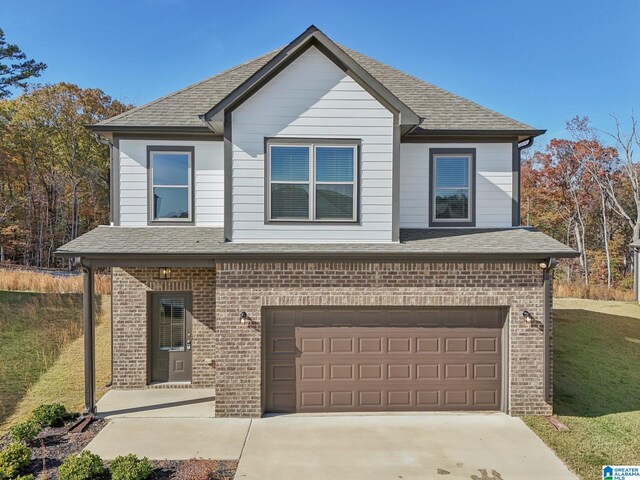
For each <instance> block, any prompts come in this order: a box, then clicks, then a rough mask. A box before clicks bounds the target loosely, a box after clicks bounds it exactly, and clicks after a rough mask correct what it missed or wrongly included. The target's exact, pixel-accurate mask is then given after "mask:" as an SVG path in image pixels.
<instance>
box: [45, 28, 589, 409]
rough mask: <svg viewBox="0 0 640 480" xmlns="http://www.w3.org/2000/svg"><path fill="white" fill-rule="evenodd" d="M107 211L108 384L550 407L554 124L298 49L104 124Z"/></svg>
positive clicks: (304, 404) (101, 242) (366, 62)
mask: <svg viewBox="0 0 640 480" xmlns="http://www.w3.org/2000/svg"><path fill="white" fill-rule="evenodd" d="M91 128H92V129H93V130H94V131H95V132H97V133H99V134H100V135H101V136H102V137H104V138H106V139H108V141H109V142H110V144H111V145H112V149H111V150H112V156H111V225H110V226H101V227H98V228H96V229H95V230H93V231H91V232H89V233H87V234H85V235H83V236H81V237H79V238H77V239H76V240H73V241H72V242H70V243H68V244H67V245H64V246H63V247H61V248H60V249H59V250H58V252H57V254H58V255H60V256H63V257H79V258H80V260H81V262H82V265H83V268H84V269H85V273H86V275H85V297H86V301H85V326H86V329H85V341H86V346H87V349H86V351H87V355H86V362H87V365H86V374H85V379H86V385H87V387H86V397H87V400H86V402H87V410H88V411H91V410H93V407H94V388H93V384H94V381H95V380H94V375H93V323H92V322H93V302H92V295H93V285H92V282H93V271H94V269H96V268H101V267H111V269H112V270H111V272H112V285H113V295H112V303H113V305H112V315H113V320H112V321H113V387H114V388H115V389H143V388H154V387H163V388H167V387H176V388H178V387H180V388H184V387H193V388H195V387H206V388H215V415H216V416H221V417H234V416H243V417H244V416H246V417H257V416H260V415H262V414H264V413H265V412H334V411H353V412H360V411H413V410H427V411H428V410H452V411H459V410H483V411H484V410H494V411H504V412H508V413H511V414H525V413H526V414H549V413H550V412H551V396H552V391H551V371H552V370H551V355H550V352H551V348H552V345H551V340H552V336H551V332H552V315H551V306H552V305H551V302H552V290H551V276H550V275H551V269H552V268H553V267H554V265H555V263H556V259H557V258H561V257H572V256H574V255H576V253H575V252H574V251H573V250H572V249H570V248H568V247H567V246H565V245H563V244H561V243H559V242H557V241H555V240H554V239H552V238H550V237H548V236H546V235H544V234H543V233H541V232H538V231H536V230H534V229H531V228H526V227H521V226H520V224H521V220H520V154H521V150H522V149H523V148H527V147H528V146H530V145H531V143H532V141H533V138H534V137H536V136H538V135H540V134H542V133H544V131H543V130H537V129H534V128H532V127H530V126H528V125H526V124H524V123H521V122H518V121H516V120H513V119H511V118H508V117H505V116H504V115H501V114H499V113H496V112H494V111H491V110H488V109H486V108H484V107H481V106H479V105H477V104H475V103H473V102H471V101H469V100H466V99H464V98H461V97H459V96H456V95H454V94H452V93H449V92H447V91H445V90H442V89H440V88H438V87H435V86H434V85H431V84H429V83H425V82H423V81H422V80H419V79H417V78H415V77H413V76H411V75H408V74H406V73H403V72H401V71H398V70H396V69H394V68H392V67H389V66H387V65H384V64H382V63H380V62H377V61H376V60H373V59H371V58H369V57H366V56H364V55H362V54H360V53H358V52H355V51H353V50H350V49H348V48H346V47H343V46H341V45H338V44H336V43H334V42H333V41H332V40H330V39H329V38H328V37H326V36H325V35H324V34H323V33H322V32H321V31H319V30H318V29H317V28H315V27H310V28H309V29H307V30H306V31H305V32H304V33H303V34H302V35H300V36H299V37H298V38H296V39H295V40H293V42H291V43H290V44H288V45H287V46H285V47H284V48H280V49H277V50H274V51H272V52H270V53H267V54H265V55H263V56H261V57H259V58H256V59H254V60H251V61H249V62H246V63H243V64H241V65H239V66H237V67H234V68H231V69H229V70H227V71H224V72H222V73H219V74H218V75H215V76H213V77H211V78H208V79H206V80H204V81H201V82H199V83H196V84H194V85H191V86H189V87H187V88H185V89H183V90H180V91H178V92H175V93H172V94H170V95H167V96H165V97H163V98H160V99H158V100H155V101H153V102H151V103H149V104H146V105H143V106H141V107H138V108H135V109H133V110H130V111H128V112H125V113H123V114H121V115H118V116H116V117H113V118H111V119H108V120H106V121H104V122H101V123H99V124H97V125H93V126H92V127H91Z"/></svg>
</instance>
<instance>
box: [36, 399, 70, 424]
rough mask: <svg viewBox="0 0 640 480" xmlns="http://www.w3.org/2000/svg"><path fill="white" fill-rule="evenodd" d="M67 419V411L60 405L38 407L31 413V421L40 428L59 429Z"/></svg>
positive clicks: (52, 404) (51, 404)
mask: <svg viewBox="0 0 640 480" xmlns="http://www.w3.org/2000/svg"><path fill="white" fill-rule="evenodd" d="M66 417H67V409H66V408H64V405H62V404H60V403H50V404H47V405H40V406H39V407H36V409H35V410H34V411H33V420H34V421H35V422H36V423H37V424H38V425H40V426H41V427H61V426H62V425H64V420H65V418H66Z"/></svg>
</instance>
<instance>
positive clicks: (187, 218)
mask: <svg viewBox="0 0 640 480" xmlns="http://www.w3.org/2000/svg"><path fill="white" fill-rule="evenodd" d="M192 169H193V149H189V148H180V149H167V148H165V149H163V148H162V147H158V148H154V149H149V182H150V185H149V197H150V198H149V201H150V208H149V216H150V220H151V221H152V222H159V223H161V222H179V223H189V222H192V221H193V211H192V210H193V201H192V189H193V185H192V178H193V174H192Z"/></svg>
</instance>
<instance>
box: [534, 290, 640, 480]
mask: <svg viewBox="0 0 640 480" xmlns="http://www.w3.org/2000/svg"><path fill="white" fill-rule="evenodd" d="M555 307H556V308H555V310H554V411H555V413H556V414H557V416H558V418H559V419H560V421H561V422H563V423H564V424H565V425H567V426H568V427H569V428H570V431H568V432H559V431H556V430H555V429H553V428H552V427H551V426H550V425H549V424H548V423H547V422H546V420H544V419H543V418H540V417H525V419H524V420H525V422H526V423H527V424H528V425H529V426H530V427H531V429H532V430H534V431H535V432H536V433H537V434H538V435H539V436H540V437H541V438H542V439H543V440H544V441H545V442H546V443H547V444H548V445H549V446H551V447H552V448H553V449H554V450H555V452H556V453H557V454H558V456H559V457H560V458H561V459H562V460H563V461H564V462H565V463H566V464H567V465H568V466H569V467H570V468H571V469H572V470H573V471H574V472H576V473H577V474H578V475H579V476H580V477H581V478H583V479H600V478H601V477H602V475H601V468H602V465H606V464H615V465H639V464H640V306H639V305H637V304H634V303H622V302H610V301H596V300H578V299H558V300H556V305H555Z"/></svg>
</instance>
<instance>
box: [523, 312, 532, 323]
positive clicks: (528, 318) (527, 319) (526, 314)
mask: <svg viewBox="0 0 640 480" xmlns="http://www.w3.org/2000/svg"><path fill="white" fill-rule="evenodd" d="M522 316H523V317H524V321H525V322H527V323H530V322H531V320H533V315H531V313H530V312H529V310H525V311H524V312H522Z"/></svg>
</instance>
